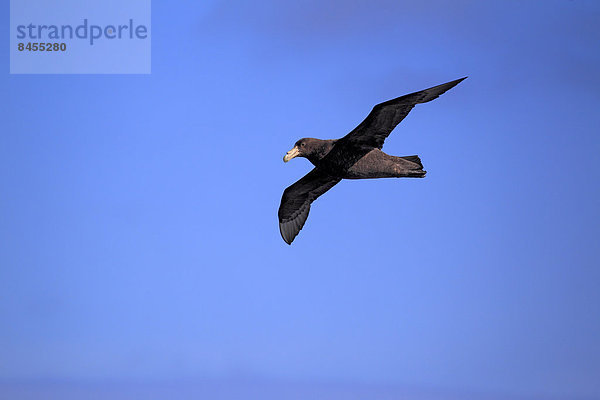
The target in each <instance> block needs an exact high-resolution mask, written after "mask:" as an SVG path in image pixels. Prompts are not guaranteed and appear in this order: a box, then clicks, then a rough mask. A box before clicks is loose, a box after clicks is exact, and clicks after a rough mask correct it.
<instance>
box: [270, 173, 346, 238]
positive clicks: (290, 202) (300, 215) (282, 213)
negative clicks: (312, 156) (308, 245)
mask: <svg viewBox="0 0 600 400" xmlns="http://www.w3.org/2000/svg"><path fill="white" fill-rule="evenodd" d="M340 180H341V178H335V177H332V176H330V175H328V174H327V173H325V172H323V171H321V170H319V169H318V168H315V169H313V170H312V171H310V172H309V173H308V174H306V175H304V176H303V177H302V178H301V179H300V180H298V181H297V182H296V183H294V184H293V185H291V186H289V187H288V188H287V189H285V191H284V192H283V196H282V197H281V204H280V206H279V231H280V232H281V237H282V238H283V240H285V242H286V243H287V244H292V241H293V240H294V238H295V237H296V236H297V235H298V232H300V229H302V227H303V226H304V223H305V222H306V218H308V211H309V210H310V203H312V202H313V201H314V200H316V199H317V197H319V196H320V195H322V194H323V193H325V192H326V191H328V190H329V189H331V188H332V187H334V186H335V184H336V183H338V182H339V181H340Z"/></svg>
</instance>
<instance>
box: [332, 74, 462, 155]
mask: <svg viewBox="0 0 600 400" xmlns="http://www.w3.org/2000/svg"><path fill="white" fill-rule="evenodd" d="M464 79H466V77H464V78H462V79H457V80H455V81H452V82H448V83H444V84H442V85H438V86H434V87H432V88H429V89H425V90H421V91H420V92H415V93H411V94H407V95H404V96H401V97H398V98H395V99H393V100H388V101H386V102H384V103H380V104H377V105H376V106H375V107H373V110H371V112H370V113H369V115H367V118H365V120H364V121H363V122H361V123H360V124H359V125H358V126H357V127H356V128H354V130H353V131H352V132H350V133H349V134H347V135H346V136H344V138H343V139H344V141H350V142H355V143H357V144H361V145H367V146H372V147H377V148H379V149H381V147H383V142H384V140H385V139H386V138H387V137H388V136H389V134H390V133H391V132H392V130H394V128H395V127H396V125H398V124H399V123H400V122H401V121H402V120H403V119H404V117H406V116H407V115H408V113H409V112H410V110H412V109H413V107H414V106H415V105H417V104H419V103H427V102H428V101H431V100H433V99H436V98H437V97H438V96H440V95H441V94H443V93H444V92H446V91H447V90H449V89H451V88H453V87H454V86H456V85H458V84H459V83H460V82H462V81H463V80H464Z"/></svg>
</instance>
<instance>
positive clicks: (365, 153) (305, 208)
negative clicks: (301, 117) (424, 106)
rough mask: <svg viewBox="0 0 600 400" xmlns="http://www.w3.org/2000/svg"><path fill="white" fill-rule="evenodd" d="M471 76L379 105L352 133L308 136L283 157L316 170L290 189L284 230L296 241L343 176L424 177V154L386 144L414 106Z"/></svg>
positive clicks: (284, 197) (281, 227)
mask: <svg viewBox="0 0 600 400" xmlns="http://www.w3.org/2000/svg"><path fill="white" fill-rule="evenodd" d="M466 78H467V77H464V78H461V79H457V80H454V81H451V82H447V83H444V84H441V85H437V86H434V87H431V88H429V89H425V90H421V91H419V92H414V93H410V94H407V95H404V96H401V97H397V98H395V99H392V100H388V101H386V102H383V103H380V104H377V105H376V106H375V107H373V109H372V110H371V112H370V113H369V114H368V115H367V117H366V118H365V119H364V120H363V121H362V122H361V123H360V124H359V125H358V126H357V127H356V128H354V129H353V130H352V131H351V132H350V133H348V134H347V135H346V136H344V137H342V138H339V139H327V140H323V139H315V138H302V139H300V140H298V141H297V142H296V143H295V144H294V147H293V148H292V149H291V150H290V151H288V152H287V153H286V154H285V156H284V157H283V161H284V162H285V163H287V162H288V161H290V160H291V159H293V158H296V157H304V158H306V159H308V161H310V163H311V164H313V165H314V168H313V169H312V170H311V171H310V172H309V173H308V174H306V175H305V176H303V177H302V178H300V179H299V180H298V181H297V182H295V183H294V184H292V185H291V186H289V187H287V188H286V189H285V190H284V192H283V195H282V196H281V204H280V206H279V211H278V217H279V231H280V233H281V237H282V238H283V240H284V241H285V242H286V243H287V244H289V245H291V244H292V242H293V241H294V239H295V238H296V236H297V235H298V233H299V232H300V230H301V229H302V227H303V226H304V224H305V222H306V219H307V218H308V213H309V211H310V205H311V203H312V202H313V201H315V200H316V199H317V198H318V197H319V196H321V195H322V194H324V193H325V192H327V191H328V190H329V189H331V188H332V187H334V186H335V185H337V184H338V183H339V182H340V181H341V180H342V179H374V178H423V177H425V174H426V173H427V171H425V170H423V164H422V163H421V159H420V158H419V156H418V155H414V156H403V157H397V156H392V155H388V154H386V153H384V152H383V151H381V148H382V147H383V142H384V141H385V139H386V138H387V137H388V136H389V135H390V133H392V131H393V130H394V128H395V127H396V126H397V125H398V124H399V123H400V122H401V121H402V120H403V119H404V118H405V117H406V116H407V115H408V113H409V112H410V110H412V109H413V107H414V106H415V105H417V104H420V103H427V102H429V101H431V100H434V99H436V98H438V97H439V96H440V95H441V94H443V93H445V92H446V91H448V90H449V89H451V88H453V87H454V86H456V85H458V84H459V83H460V82H462V81H463V80H465V79H466Z"/></svg>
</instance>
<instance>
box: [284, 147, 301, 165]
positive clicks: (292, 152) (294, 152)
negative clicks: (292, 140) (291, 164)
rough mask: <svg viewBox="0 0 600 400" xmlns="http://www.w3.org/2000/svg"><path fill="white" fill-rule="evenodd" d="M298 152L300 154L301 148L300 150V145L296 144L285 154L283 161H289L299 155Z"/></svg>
mask: <svg viewBox="0 0 600 400" xmlns="http://www.w3.org/2000/svg"><path fill="white" fill-rule="evenodd" d="M298 154H300V150H298V146H294V148H293V149H291V150H290V151H288V152H287V153H285V156H283V162H288V161H290V160H291V159H292V158H294V157H298Z"/></svg>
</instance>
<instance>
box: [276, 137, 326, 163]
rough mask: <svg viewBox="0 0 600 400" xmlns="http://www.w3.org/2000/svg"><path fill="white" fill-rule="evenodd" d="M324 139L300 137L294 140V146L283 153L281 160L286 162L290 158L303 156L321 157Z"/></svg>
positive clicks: (309, 157)
mask: <svg viewBox="0 0 600 400" xmlns="http://www.w3.org/2000/svg"><path fill="white" fill-rule="evenodd" d="M325 142H327V141H326V140H321V139H314V138H302V139H300V140H298V141H297V142H296V144H295V145H294V147H293V148H292V149H291V150H290V151H288V152H287V153H285V156H283V162H288V161H290V160H291V159H292V158H296V157H304V158H308V159H309V160H311V159H320V158H321V157H322V154H321V153H322V152H323V146H324V144H325Z"/></svg>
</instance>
